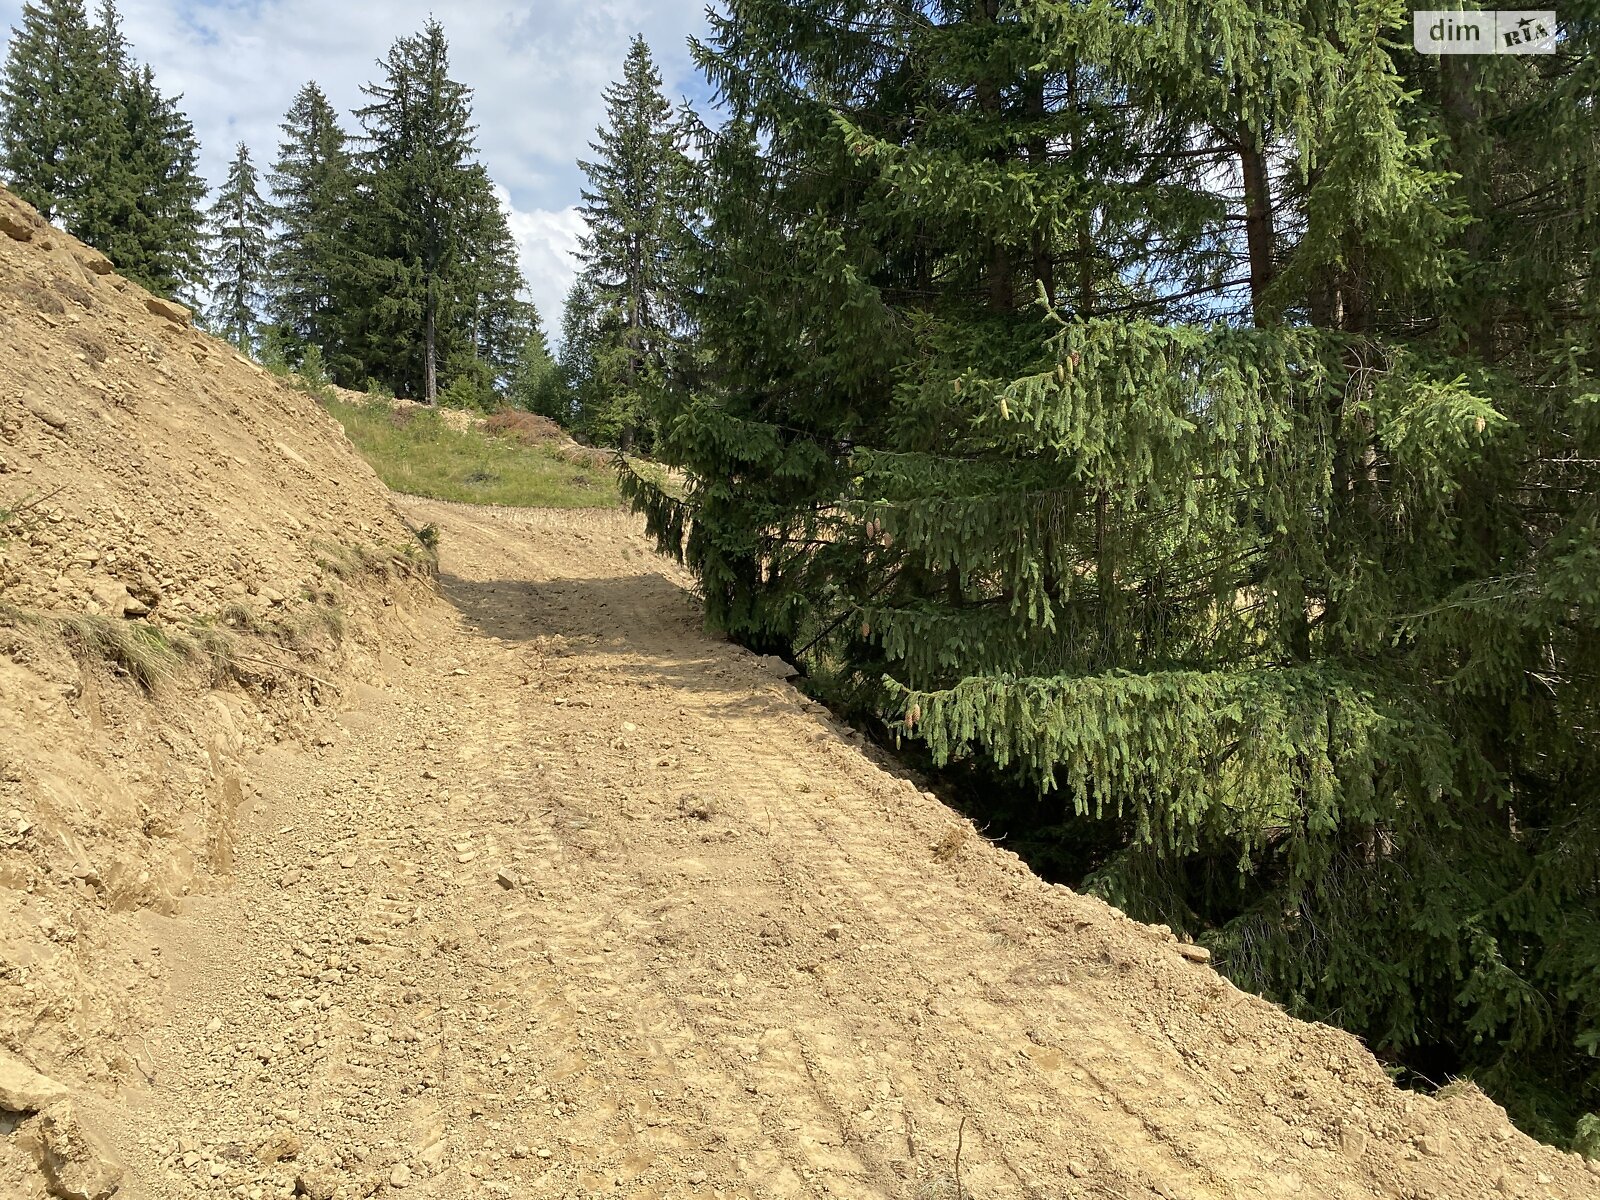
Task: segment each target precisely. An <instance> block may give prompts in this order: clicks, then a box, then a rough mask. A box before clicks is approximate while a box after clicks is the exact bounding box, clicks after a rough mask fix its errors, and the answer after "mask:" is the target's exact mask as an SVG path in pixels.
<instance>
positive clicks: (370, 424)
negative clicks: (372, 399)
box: [323, 397, 621, 508]
mask: <svg viewBox="0 0 1600 1200" xmlns="http://www.w3.org/2000/svg"><path fill="white" fill-rule="evenodd" d="M323 403H324V405H325V406H326V408H327V409H328V411H329V412H330V413H332V414H333V416H334V418H335V419H337V420H338V421H339V422H340V423H341V424H343V425H344V429H345V433H347V434H348V435H349V437H350V440H351V441H352V442H354V443H355V445H356V449H358V450H359V451H360V452H361V454H362V456H363V457H365V458H366V460H367V461H368V462H370V463H371V464H372V466H373V469H374V470H376V471H377V472H378V475H379V477H380V478H382V480H383V481H384V483H386V484H388V485H389V487H391V488H393V489H394V490H395V491H397V492H405V493H406V494H408V495H412V496H431V497H433V498H434V499H438V500H457V501H462V502H464V503H467V504H507V505H514V506H518V507H527V508H607V507H612V506H614V505H617V504H619V503H620V502H621V497H620V495H619V494H618V491H617V480H616V475H615V473H614V472H613V471H612V469H611V467H610V465H609V464H608V463H607V462H606V461H605V457H604V455H602V454H600V453H597V452H595V451H589V450H581V451H578V452H577V453H574V449H573V447H572V446H571V445H570V444H564V443H562V442H560V441H556V440H553V439H550V440H543V441H538V440H530V439H528V438H526V437H519V436H517V431H516V430H515V429H512V430H508V431H507V432H505V433H504V434H497V433H495V432H492V431H491V430H486V429H481V428H474V429H465V430H460V429H453V428H451V427H450V426H448V425H446V424H445V422H444V419H443V417H442V416H441V414H440V413H438V412H437V411H431V410H427V409H415V408H413V409H406V410H400V411H397V410H395V409H392V408H390V407H389V405H387V404H383V403H371V404H362V403H357V402H353V401H349V400H346V399H342V398H336V397H326V398H324V400H323Z"/></svg>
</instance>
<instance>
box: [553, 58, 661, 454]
mask: <svg viewBox="0 0 1600 1200" xmlns="http://www.w3.org/2000/svg"><path fill="white" fill-rule="evenodd" d="M605 101H606V124H605V125H604V126H603V127H602V128H601V129H600V130H598V138H599V140H598V141H596V142H593V143H591V148H592V149H593V150H594V153H595V157H594V158H593V159H592V160H590V161H585V162H580V163H579V164H578V165H579V166H580V167H582V169H583V172H584V175H585V176H586V177H587V181H588V184H587V186H586V187H585V188H584V190H583V204H582V206H581V208H580V211H581V212H582V213H583V216H584V220H585V221H586V222H587V225H588V229H587V232H586V233H585V235H584V237H583V240H582V242H581V244H580V249H579V257H580V258H581V260H582V261H583V264H584V267H583V269H584V275H585V277H586V279H587V281H588V288H589V292H590V293H591V294H592V296H593V302H594V304H595V306H596V308H597V310H598V311H599V312H602V313H606V314H609V316H607V317H605V318H603V319H602V320H601V322H600V326H598V327H599V328H603V329H604V330H605V332H604V335H603V337H601V338H600V339H599V340H597V341H595V342H594V343H593V345H592V346H591V347H590V349H589V351H588V352H587V353H588V358H587V359H586V361H587V362H588V363H589V364H590V368H589V369H591V370H593V371H594V373H595V374H594V378H593V379H585V380H584V381H583V382H582V385H581V387H580V395H581V396H583V397H584V398H585V399H584V400H583V401H582V404H583V409H582V411H581V412H580V420H581V421H582V423H583V424H584V425H585V426H586V427H587V429H588V430H589V432H590V433H592V434H595V435H597V436H600V437H602V438H605V439H607V440H615V441H617V442H619V443H620V444H621V445H622V446H623V447H624V448H627V447H628V446H630V445H631V444H632V442H633V440H634V439H635V437H636V436H637V435H638V433H639V432H640V430H641V429H642V428H643V426H644V424H645V422H646V418H647V410H648V402H647V397H648V395H649V393H650V392H651V390H652V389H654V388H655V387H657V386H658V384H659V380H660V377H661V375H662V373H663V371H664V370H665V369H666V367H667V365H668V363H669V362H670V361H671V359H672V357H673V344H674V339H675V335H676V334H677V332H678V331H679V328H680V326H681V323H682V318H681V312H682V303H683V302H682V297H681V296H680V294H679V292H680V287H679V273H680V271H681V269H682V263H681V257H680V256H681V252H682V249H683V243H684V231H683V226H684V220H685V199H684V196H685V185H686V180H687V160H686V158H685V155H684V153H683V147H682V145H681V132H680V128H679V125H678V122H676V121H675V120H674V118H673V111H672V106H671V105H670V104H669V103H668V102H667V99H666V97H665V96H664V95H663V94H662V91H661V74H660V72H659V71H658V70H657V69H656V65H655V61H654V59H653V58H652V57H651V54H650V47H649V45H648V44H647V43H646V42H645V40H644V38H643V37H640V36H636V37H635V38H634V39H633V42H632V44H631V45H630V46H629V47H628V55H627V58H626V60H625V61H624V63H623V69H622V78H621V79H620V80H618V81H617V82H615V83H613V84H612V85H611V86H610V87H608V88H607V89H606V92H605Z"/></svg>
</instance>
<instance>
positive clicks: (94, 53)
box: [0, 0, 120, 229]
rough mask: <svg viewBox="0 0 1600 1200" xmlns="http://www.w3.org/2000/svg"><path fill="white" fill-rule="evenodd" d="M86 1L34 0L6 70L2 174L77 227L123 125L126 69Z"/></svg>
mask: <svg viewBox="0 0 1600 1200" xmlns="http://www.w3.org/2000/svg"><path fill="white" fill-rule="evenodd" d="M105 49H106V47H105V46H104V44H103V41H102V39H101V37H100V36H99V35H98V34H97V31H96V29H95V28H94V27H93V26H92V25H91V24H90V22H89V18H88V14H87V13H86V12H85V10H84V6H83V3H82V0H29V2H28V3H26V4H24V5H23V6H22V20H21V24H20V25H18V26H17V28H15V29H14V30H13V31H12V36H11V41H10V44H9V46H8V48H7V52H6V61H5V66H4V69H3V71H0V174H3V176H4V178H5V180H6V183H7V185H8V186H9V187H10V188H11V189H12V190H13V191H15V192H16V193H17V194H18V195H19V196H21V197H22V198H23V199H24V200H26V201H28V203H30V204H32V205H33V206H34V207H35V208H37V209H38V210H39V212H40V213H41V214H42V215H43V216H44V217H45V219H46V220H49V221H54V222H57V223H60V224H63V225H65V226H66V227H67V228H69V229H71V228H72V226H73V225H74V224H75V223H76V221H77V219H78V216H79V214H80V211H81V206H82V204H83V203H84V200H85V198H86V195H87V193H89V192H90V191H91V190H92V189H93V187H94V186H95V185H96V182H97V177H98V176H99V175H100V173H101V170H102V159H103V158H104V157H105V155H104V146H105V141H106V139H107V138H108V137H110V136H111V135H112V132H113V130H114V127H115V125H116V104H117V101H116V94H115V93H116V89H117V85H118V80H119V77H120V76H119V73H118V72H116V71H114V70H112V69H111V68H110V66H109V65H108V63H107V62H106V54H105Z"/></svg>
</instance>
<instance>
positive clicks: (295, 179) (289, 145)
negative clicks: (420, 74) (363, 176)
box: [267, 82, 364, 381]
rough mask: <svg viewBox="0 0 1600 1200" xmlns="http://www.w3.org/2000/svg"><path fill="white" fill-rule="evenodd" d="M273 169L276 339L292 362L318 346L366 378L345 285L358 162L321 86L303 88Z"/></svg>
mask: <svg viewBox="0 0 1600 1200" xmlns="http://www.w3.org/2000/svg"><path fill="white" fill-rule="evenodd" d="M279 128H280V130H281V131H282V140H281V141H280V142H279V144H278V156H277V158H276V159H275V160H274V162H273V166H272V170H271V171H270V172H269V173H268V175H267V182H268V184H269V186H270V188H271V196H272V217H273V222H274V225H275V227H276V228H275V236H274V238H273V243H272V249H271V259H270V267H271V275H272V289H271V291H272V295H271V300H270V303H269V308H270V313H271V316H272V318H273V322H274V329H275V334H274V337H275V340H276V344H278V345H279V346H281V347H282V352H283V354H284V355H285V357H286V358H287V359H288V360H289V361H290V364H291V365H297V364H299V362H300V361H301V359H302V358H303V356H304V354H305V352H306V349H307V347H310V346H316V347H317V348H318V349H319V350H320V351H321V353H322V358H323V361H324V362H325V363H326V364H328V365H329V367H330V369H331V371H332V374H333V376H334V377H335V378H337V379H339V380H341V381H346V380H355V379H359V378H364V376H362V375H361V374H360V371H361V366H362V364H360V363H359V362H357V361H356V359H355V357H354V355H353V354H352V353H351V350H350V348H349V346H348V337H347V333H348V330H347V325H348V321H345V320H341V314H342V313H343V312H344V311H345V310H346V307H347V306H346V304H345V300H346V299H347V297H346V295H345V286H346V283H347V281H348V279H349V276H350V274H351V271H352V265H351V261H350V258H351V250H350V245H349V241H350V223H351V217H350V207H351V204H352V202H353V200H354V197H355V185H356V181H355V168H354V164H353V162H352V160H351V154H350V148H349V138H348V136H347V135H346V133H345V131H344V129H343V128H342V127H341V126H340V123H339V115H338V113H337V112H336V111H335V110H334V107H333V105H332V104H331V103H329V101H328V97H327V96H326V95H325V94H324V93H323V91H322V89H321V87H319V86H318V85H317V84H316V83H315V82H311V83H307V84H306V85H305V86H304V87H302V88H301V89H300V91H299V92H297V93H296V94H295V98H294V101H293V103H292V104H291V105H290V106H289V111H288V112H287V113H286V114H284V118H283V123H282V125H281V126H280V127H279Z"/></svg>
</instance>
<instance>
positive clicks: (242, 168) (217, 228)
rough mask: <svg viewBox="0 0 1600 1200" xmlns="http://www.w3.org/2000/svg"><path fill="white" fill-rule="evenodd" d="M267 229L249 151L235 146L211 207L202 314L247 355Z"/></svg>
mask: <svg viewBox="0 0 1600 1200" xmlns="http://www.w3.org/2000/svg"><path fill="white" fill-rule="evenodd" d="M270 226H271V217H270V214H269V212H268V209H267V205H266V202H265V201H264V200H262V198H261V192H260V187H259V179H258V176H257V172H256V166H255V163H254V162H253V161H251V158H250V148H249V147H248V146H246V145H245V144H244V143H243V142H240V143H239V147H238V149H237V150H236V151H235V153H234V156H233V162H232V164H230V166H229V167H228V177H227V179H226V180H225V181H224V183H223V185H222V188H221V190H220V191H219V192H218V193H217V199H216V203H215V204H213V205H212V207H211V217H210V255H209V271H208V275H209V282H210V286H211V305H210V308H209V310H208V312H207V314H206V315H207V319H208V320H209V322H210V324H211V327H212V329H214V330H215V331H216V332H218V333H219V334H221V335H222V336H223V337H225V338H227V339H228V340H229V341H230V342H232V343H233V344H234V345H235V346H238V347H239V349H240V350H242V351H244V352H245V353H246V354H249V353H251V352H253V350H254V349H255V333H256V327H257V325H258V323H259V321H260V314H261V311H262V308H263V305H264V302H265V300H266V294H267V247H268V238H269V232H270Z"/></svg>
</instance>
